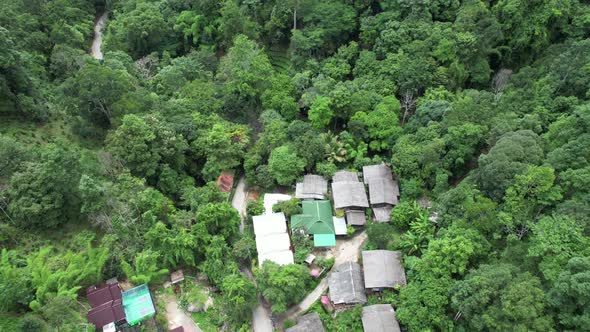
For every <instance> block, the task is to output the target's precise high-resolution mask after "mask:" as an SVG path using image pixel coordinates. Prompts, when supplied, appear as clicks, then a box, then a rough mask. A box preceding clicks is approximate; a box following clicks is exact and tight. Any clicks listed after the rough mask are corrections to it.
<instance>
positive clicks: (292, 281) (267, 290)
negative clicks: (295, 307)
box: [254, 261, 311, 313]
mask: <svg viewBox="0 0 590 332" xmlns="http://www.w3.org/2000/svg"><path fill="white" fill-rule="evenodd" d="M254 275H255V277H256V283H257V284H258V288H259V289H260V291H261V292H262V295H263V296H264V298H265V299H267V300H268V301H269V302H270V303H271V309H272V312H273V313H282V312H285V311H286V310H287V308H288V306H289V305H291V304H294V303H297V302H299V301H300V300H301V299H303V297H304V296H305V292H302V291H301V290H305V289H307V288H308V286H309V285H310V283H311V277H310V276H309V272H308V270H307V268H306V267H305V266H302V265H295V264H290V265H284V266H279V265H277V264H276V263H273V262H270V261H266V262H264V264H262V267H261V268H260V269H259V270H257V271H255V272H254Z"/></svg>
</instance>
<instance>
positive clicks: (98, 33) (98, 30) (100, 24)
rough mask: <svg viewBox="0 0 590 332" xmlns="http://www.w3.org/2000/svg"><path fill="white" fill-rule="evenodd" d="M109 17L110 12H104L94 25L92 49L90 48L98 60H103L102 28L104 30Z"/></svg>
mask: <svg viewBox="0 0 590 332" xmlns="http://www.w3.org/2000/svg"><path fill="white" fill-rule="evenodd" d="M108 17H109V13H108V12H106V11H105V12H104V13H103V14H102V15H100V17H99V18H98V20H97V21H96V24H95V25H94V39H92V49H91V50H90V55H92V57H93V58H95V59H97V60H102V51H101V49H100V48H101V46H102V30H104V26H105V25H106V23H107V18H108Z"/></svg>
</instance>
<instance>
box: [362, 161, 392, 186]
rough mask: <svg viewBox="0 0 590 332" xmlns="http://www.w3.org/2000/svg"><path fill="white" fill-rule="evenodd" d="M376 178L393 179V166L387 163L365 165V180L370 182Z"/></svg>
mask: <svg viewBox="0 0 590 332" xmlns="http://www.w3.org/2000/svg"><path fill="white" fill-rule="evenodd" d="M375 179H390V180H391V179H393V174H392V173H391V168H389V166H387V165H385V164H379V165H369V166H363V181H364V182H365V183H366V184H369V182H371V180H375Z"/></svg>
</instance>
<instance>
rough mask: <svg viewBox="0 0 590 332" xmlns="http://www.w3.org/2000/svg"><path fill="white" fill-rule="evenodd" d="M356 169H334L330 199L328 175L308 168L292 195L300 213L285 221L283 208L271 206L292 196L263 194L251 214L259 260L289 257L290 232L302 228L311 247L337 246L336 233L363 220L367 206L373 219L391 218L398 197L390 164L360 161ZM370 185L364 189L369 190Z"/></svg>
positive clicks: (290, 259)
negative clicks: (260, 204) (258, 211)
mask: <svg viewBox="0 0 590 332" xmlns="http://www.w3.org/2000/svg"><path fill="white" fill-rule="evenodd" d="M360 175H362V181H360V180H359V173H357V172H350V171H338V172H336V174H334V176H333V178H332V185H331V189H332V190H331V195H332V199H333V201H334V208H335V209H336V211H338V213H336V214H339V215H342V216H343V217H337V216H334V212H335V211H334V210H333V209H332V203H331V201H330V200H328V181H327V180H326V179H325V178H323V177H322V176H319V175H314V174H308V175H305V176H304V177H303V181H302V182H299V183H297V184H296V187H295V197H297V198H299V199H301V200H302V203H301V205H302V213H301V214H298V215H294V216H291V220H290V223H289V227H288V226H287V219H286V217H285V215H284V214H283V213H280V212H279V213H273V212H272V206H273V205H274V204H275V203H277V202H279V201H282V200H288V199H290V198H291V196H289V195H283V194H266V195H265V197H264V201H265V203H264V205H265V213H264V214H263V215H260V216H254V217H253V223H254V233H255V236H256V248H257V249H258V263H259V265H262V263H263V262H264V261H265V260H270V261H272V262H275V263H277V264H279V265H284V264H292V263H293V246H292V243H291V240H290V234H292V233H293V232H303V233H305V234H308V235H309V236H311V237H312V238H313V243H314V247H316V248H326V247H334V246H336V237H337V236H341V235H346V233H347V225H349V226H355V227H359V226H364V225H365V224H366V223H367V213H366V210H367V209H368V208H369V207H370V208H371V211H372V212H373V214H372V215H373V219H374V220H375V221H376V222H387V221H389V215H390V213H391V209H392V208H393V207H394V206H395V205H396V204H397V203H398V202H399V195H400V193H399V185H398V183H397V181H396V180H395V179H394V176H393V173H392V172H391V168H389V166H387V165H385V164H379V165H370V166H365V167H363V172H362V173H361V174H360ZM367 188H368V193H369V194H368V195H367Z"/></svg>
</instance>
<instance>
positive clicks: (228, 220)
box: [196, 202, 240, 241]
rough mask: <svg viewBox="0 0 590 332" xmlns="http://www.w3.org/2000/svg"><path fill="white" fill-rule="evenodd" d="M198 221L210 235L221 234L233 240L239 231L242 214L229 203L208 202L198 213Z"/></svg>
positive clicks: (228, 239)
mask: <svg viewBox="0 0 590 332" xmlns="http://www.w3.org/2000/svg"><path fill="white" fill-rule="evenodd" d="M196 219H197V223H198V224H202V225H203V226H204V227H205V229H206V231H207V233H208V234H209V235H212V236H213V235H219V236H221V237H223V238H224V239H226V240H227V241H231V240H232V239H233V238H234V236H235V235H236V233H237V231H238V227H239V225H240V215H239V214H238V211H236V209H234V208H233V207H232V206H231V205H230V204H229V203H227V202H223V203H208V204H207V205H205V206H203V207H202V208H201V209H199V211H198V212H197V215H196Z"/></svg>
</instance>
